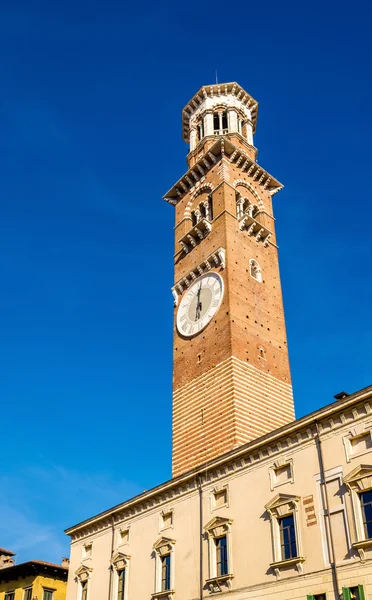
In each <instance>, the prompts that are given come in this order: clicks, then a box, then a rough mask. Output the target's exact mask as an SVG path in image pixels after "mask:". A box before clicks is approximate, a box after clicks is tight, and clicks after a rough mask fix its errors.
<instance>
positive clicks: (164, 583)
mask: <svg viewBox="0 0 372 600" xmlns="http://www.w3.org/2000/svg"><path fill="white" fill-rule="evenodd" d="M160 561H161V580H160V591H161V592H169V591H170V590H171V565H172V557H171V553H170V552H168V553H167V554H163V555H162V556H161V557H160Z"/></svg>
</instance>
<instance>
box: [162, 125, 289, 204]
mask: <svg viewBox="0 0 372 600" xmlns="http://www.w3.org/2000/svg"><path fill="white" fill-rule="evenodd" d="M242 154H243V157H244V158H245V160H244V163H243V165H242V167H243V166H245V169H246V170H245V171H243V170H242V167H240V166H239V167H238V168H239V169H241V171H242V172H243V173H245V175H247V176H248V177H251V178H252V181H256V180H257V179H258V177H259V179H258V181H257V184H258V185H259V186H260V187H261V188H262V189H265V190H267V191H268V192H269V193H270V194H271V195H274V194H276V193H277V192H279V191H280V190H281V189H282V188H283V185H282V184H281V183H280V182H279V181H278V180H277V179H275V177H273V176H272V175H270V174H269V173H268V172H267V171H266V170H265V169H263V168H262V167H260V165H259V164H258V163H256V161H255V160H254V159H252V158H250V157H249V156H248V155H247V154H246V153H245V152H244V151H243V150H242V149H241V148H238V147H237V146H236V145H235V144H234V143H233V142H232V141H231V140H229V139H228V138H222V137H219V138H218V139H217V140H216V142H215V143H214V144H213V145H212V146H211V148H209V149H208V150H207V152H206V153H205V154H204V155H202V156H201V157H200V158H199V159H198V161H197V162H196V163H195V165H194V166H193V167H192V168H190V169H189V170H188V171H187V173H185V174H184V175H183V176H182V177H181V179H179V180H178V181H177V182H176V183H175V184H174V186H173V187H172V188H171V189H170V190H169V191H168V192H167V193H166V194H165V196H163V198H164V200H166V201H167V202H170V203H171V204H173V205H176V204H178V202H179V201H180V200H181V199H182V198H183V197H184V195H185V194H187V193H190V194H195V193H196V192H197V191H198V189H199V187H200V186H201V184H202V183H204V182H205V175H201V173H200V172H198V173H197V172H196V171H199V166H201V168H202V169H204V168H205V167H206V164H205V160H207V162H208V164H209V170H210V169H213V167H214V166H215V165H216V164H217V162H219V161H221V159H222V158H224V157H226V158H227V159H228V160H229V161H230V163H231V157H232V156H235V157H237V158H238V159H239V157H240V156H241V155H242ZM209 161H211V162H209ZM231 164H234V163H231ZM207 168H208V167H207ZM204 170H205V169H204ZM191 177H193V179H194V180H192V179H191ZM196 178H197V181H195V179H196ZM246 183H247V182H246ZM198 186H199V187H198Z"/></svg>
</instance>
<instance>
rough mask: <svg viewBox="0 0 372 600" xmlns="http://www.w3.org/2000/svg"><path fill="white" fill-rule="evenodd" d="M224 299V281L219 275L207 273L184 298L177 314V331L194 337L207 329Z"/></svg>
mask: <svg viewBox="0 0 372 600" xmlns="http://www.w3.org/2000/svg"><path fill="white" fill-rule="evenodd" d="M222 297H223V280H222V277H220V275H218V273H206V274H205V275H202V276H201V277H199V279H197V280H196V281H195V283H193V284H192V286H191V287H190V288H189V289H188V290H187V292H186V293H185V295H184V296H183V298H182V300H181V303H180V307H179V309H178V313H177V329H178V332H179V333H180V334H181V335H183V336H184V337H192V336H193V335H195V334H197V333H199V331H201V330H202V329H204V327H206V326H207V325H208V323H209V321H210V320H211V318H212V317H213V315H214V314H215V313H216V312H217V310H218V309H219V307H220V304H221V302H222Z"/></svg>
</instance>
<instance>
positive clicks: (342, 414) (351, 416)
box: [66, 386, 372, 542]
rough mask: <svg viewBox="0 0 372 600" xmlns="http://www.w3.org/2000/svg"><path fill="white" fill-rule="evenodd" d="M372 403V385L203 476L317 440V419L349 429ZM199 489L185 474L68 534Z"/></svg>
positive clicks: (81, 534)
mask: <svg viewBox="0 0 372 600" xmlns="http://www.w3.org/2000/svg"><path fill="white" fill-rule="evenodd" d="M371 402H372V386H371V387H369V388H367V389H364V390H362V391H360V392H357V393H356V394H353V395H352V396H348V397H347V398H345V399H344V400H339V401H337V402H334V403H332V404H331V405H328V406H326V407H323V408H321V409H319V410H318V411H316V412H315V413H312V414H311V415H308V416H306V417H303V418H302V419H299V420H298V421H294V422H292V423H290V424H289V425H287V426H284V427H281V428H280V433H279V434H278V433H277V432H276V431H273V432H271V433H270V434H267V435H266V436H265V440H264V441H256V440H253V441H252V442H248V443H247V444H244V445H243V446H241V447H240V448H237V449H236V450H233V451H232V452H231V453H229V455H228V456H224V457H223V458H222V459H221V458H217V459H214V460H212V461H211V462H210V463H209V468H208V478H207V479H204V483H207V484H208V485H210V484H211V483H213V482H216V481H219V480H220V478H221V473H222V472H223V473H228V474H229V475H232V474H233V473H236V472H239V471H241V470H244V469H246V468H247V467H248V468H250V467H251V466H253V467H255V465H256V464H258V463H260V462H262V461H265V460H267V458H268V457H272V456H274V455H277V454H278V455H279V454H280V453H281V452H287V451H288V449H292V448H296V447H297V448H298V447H299V446H301V445H302V444H306V443H308V442H309V441H310V440H314V439H315V437H316V435H317V434H316V429H315V425H314V423H315V421H317V422H318V426H319V430H320V433H321V435H322V436H327V435H328V434H330V433H332V435H333V434H334V431H335V430H338V429H342V428H344V427H346V426H348V427H349V428H350V427H351V426H355V425H356V424H357V421H358V420H360V419H363V418H365V417H366V416H367V415H368V416H370V415H371ZM350 406H352V407H353V408H354V411H352V410H350V408H349V407H350ZM331 423H333V425H332V424H331ZM359 468H361V469H363V471H362V472H363V473H366V471H365V469H371V483H372V466H370V465H361V466H360V467H358V468H357V469H359ZM357 469H354V470H353V471H352V472H351V473H349V475H348V476H347V477H351V476H352V474H353V473H355V472H356V470H357ZM200 472H201V473H203V472H204V465H201V467H200ZM366 477H367V475H366ZM344 481H345V478H344ZM345 483H347V481H345ZM350 483H351V480H350ZM196 489H197V486H196V483H195V473H193V474H192V475H190V474H187V473H186V474H185V475H183V476H179V477H177V478H175V479H174V480H170V481H167V482H165V483H164V484H162V485H160V486H158V487H156V488H155V489H153V490H149V491H148V492H144V493H143V494H141V495H140V496H138V497H136V498H132V499H130V500H127V501H125V502H123V503H122V504H120V505H119V506H117V507H116V508H114V509H111V510H109V511H106V512H104V513H103V514H98V515H95V516H93V517H92V518H90V519H88V520H87V521H84V522H82V523H79V524H77V525H74V526H72V527H70V528H68V529H67V530H66V534H67V535H69V536H70V537H71V540H72V542H74V541H77V540H79V539H84V538H87V537H88V536H90V535H93V534H97V533H98V532H101V531H102V532H103V531H104V530H108V529H110V528H111V527H112V519H113V518H114V522H115V523H116V524H117V525H120V524H122V522H123V521H124V520H125V521H126V520H128V519H130V518H132V517H134V516H137V515H140V514H142V513H144V512H147V511H149V510H151V509H157V508H158V507H159V506H161V505H163V504H166V503H169V501H171V500H173V499H178V498H180V496H182V495H187V494H189V493H190V492H194V491H195V490H196Z"/></svg>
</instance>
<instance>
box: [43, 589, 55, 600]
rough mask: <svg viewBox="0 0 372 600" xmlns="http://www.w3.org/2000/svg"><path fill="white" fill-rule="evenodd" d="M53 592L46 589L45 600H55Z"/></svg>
mask: <svg viewBox="0 0 372 600" xmlns="http://www.w3.org/2000/svg"><path fill="white" fill-rule="evenodd" d="M53 591H54V590H46V589H44V593H43V600H53Z"/></svg>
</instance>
